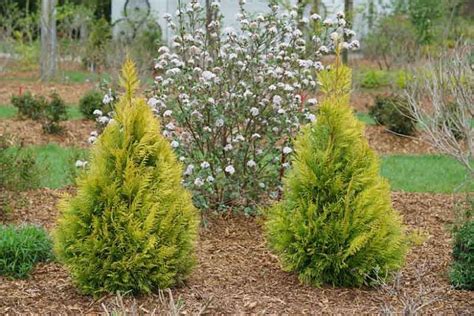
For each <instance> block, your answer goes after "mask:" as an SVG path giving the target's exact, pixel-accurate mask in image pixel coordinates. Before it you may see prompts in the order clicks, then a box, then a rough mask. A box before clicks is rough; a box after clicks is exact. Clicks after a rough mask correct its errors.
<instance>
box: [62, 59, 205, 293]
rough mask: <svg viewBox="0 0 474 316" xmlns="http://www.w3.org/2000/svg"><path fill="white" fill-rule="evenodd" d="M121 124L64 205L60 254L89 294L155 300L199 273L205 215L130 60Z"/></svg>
mask: <svg viewBox="0 0 474 316" xmlns="http://www.w3.org/2000/svg"><path fill="white" fill-rule="evenodd" d="M122 86H123V87H124V88H125V94H124V95H123V96H122V98H121V99H120V101H119V103H118V105H117V108H116V116H115V117H114V122H112V123H110V124H109V125H108V126H107V128H106V129H105V131H104V132H103V134H102V135H101V136H100V137H99V139H98V141H97V143H96V145H95V146H94V147H93V148H92V153H91V160H90V168H89V169H88V170H87V171H85V172H84V174H83V175H82V176H81V177H80V178H79V180H78V193H77V195H76V196H74V197H72V198H67V199H65V200H64V201H63V203H62V205H61V210H62V213H61V216H60V219H59V223H58V227H57V229H56V231H55V251H56V253H57V255H58V258H59V259H60V261H62V262H63V263H64V264H65V265H66V267H67V269H68V270H69V271H70V273H71V274H72V276H73V279H74V281H75V283H76V284H77V285H78V286H79V288H80V289H81V290H82V291H83V292H84V293H87V294H93V295H95V296H97V295H99V294H101V293H104V292H116V291H121V292H132V293H148V292H151V291H154V290H157V289H163V288H168V287H170V286H173V285H175V284H176V283H178V282H180V281H182V280H183V279H184V278H185V277H186V275H187V274H188V273H189V272H190V270H191V268H192V267H193V264H194V260H193V246H194V242H195V239H196V237H197V228H198V215H197V213H196V210H195V209H194V207H193V205H192V202H191V196H190V194H189V193H188V192H187V191H186V190H184V189H183V187H182V186H181V174H182V169H181V165H180V163H179V162H178V161H177V159H176V157H175V156H174V153H173V152H172V149H171V146H170V145H169V144H168V142H167V140H166V139H164V138H163V136H162V135H161V133H160V128H159V123H158V122H157V120H156V118H154V117H153V114H152V112H151V110H150V108H149V107H148V105H147V104H146V102H145V100H143V99H141V98H136V97H135V96H134V95H135V92H136V90H137V88H138V80H137V74H136V71H135V67H134V65H133V63H132V62H131V61H127V62H126V64H125V66H124V68H123V70H122Z"/></svg>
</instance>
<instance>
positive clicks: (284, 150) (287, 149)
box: [283, 147, 293, 155]
mask: <svg viewBox="0 0 474 316" xmlns="http://www.w3.org/2000/svg"><path fill="white" fill-rule="evenodd" d="M292 151H293V149H291V148H290V147H283V153H284V154H285V155H288V154H290V153H291V152H292Z"/></svg>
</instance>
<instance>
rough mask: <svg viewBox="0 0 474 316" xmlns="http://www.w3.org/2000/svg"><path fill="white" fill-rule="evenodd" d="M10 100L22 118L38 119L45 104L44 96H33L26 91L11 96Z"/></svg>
mask: <svg viewBox="0 0 474 316" xmlns="http://www.w3.org/2000/svg"><path fill="white" fill-rule="evenodd" d="M10 102H11V104H12V105H13V106H14V107H16V108H17V109H18V115H19V116H20V118H23V119H25V118H29V119H32V120H39V119H40V118H41V116H42V113H43V109H44V107H45V106H46V100H45V99H44V98H41V97H35V96H33V95H32V94H31V93H30V92H28V91H27V92H25V93H23V94H21V95H14V96H12V97H11V101H10Z"/></svg>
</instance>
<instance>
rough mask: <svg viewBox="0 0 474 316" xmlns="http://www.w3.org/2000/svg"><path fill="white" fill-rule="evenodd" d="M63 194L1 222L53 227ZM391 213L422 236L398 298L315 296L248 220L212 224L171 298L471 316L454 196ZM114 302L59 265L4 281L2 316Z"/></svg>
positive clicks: (413, 197) (420, 200)
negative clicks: (455, 252)
mask: <svg viewBox="0 0 474 316" xmlns="http://www.w3.org/2000/svg"><path fill="white" fill-rule="evenodd" d="M62 193H63V192H61V191H53V190H38V191H33V192H30V193H29V194H27V195H28V197H27V200H28V202H27V203H24V205H19V206H17V207H15V208H14V211H13V212H12V213H10V215H8V218H7V219H4V221H8V222H11V221H13V222H19V221H33V222H35V223H41V224H43V225H45V226H46V227H48V228H49V229H50V228H52V227H53V226H54V221H55V217H56V208H55V206H54V205H55V204H56V201H57V198H58V197H59V196H60V195H61V194H62ZM393 201H394V206H395V208H396V209H398V210H399V211H400V212H401V213H402V214H403V215H404V220H405V222H406V223H407V225H408V227H409V228H410V230H414V229H417V230H420V231H421V235H425V236H426V237H425V238H426V240H425V241H424V243H423V244H421V245H417V246H414V248H413V249H412V251H411V252H410V254H409V256H408V258H407V264H406V266H405V268H404V269H403V270H402V271H401V277H400V279H399V285H398V286H397V287H395V286H394V287H392V288H391V289H392V290H393V293H390V291H389V290H388V289H387V290H384V289H383V288H378V289H366V288H361V289H348V288H331V287H322V288H312V287H309V286H306V285H302V284H300V283H299V282H298V280H297V278H296V276H295V275H294V274H291V273H286V272H283V271H282V270H281V269H280V267H279V264H278V260H277V258H276V257H275V256H273V255H272V254H271V253H270V252H269V251H268V250H267V248H266V246H265V240H264V237H263V234H262V227H261V222H260V221H261V220H260V219H258V218H257V219H254V218H245V217H232V216H231V217H229V218H226V219H224V218H221V217H218V218H214V217H213V218H209V219H208V221H207V224H208V225H207V228H203V229H202V230H201V234H200V241H199V244H198V247H197V256H198V265H197V267H196V269H195V271H194V272H193V273H192V274H191V276H190V277H189V279H188V281H187V283H186V285H185V286H183V287H181V288H178V289H174V290H173V291H172V294H173V298H174V301H175V302H178V301H180V302H184V309H183V311H184V312H186V313H187V314H195V313H198V312H199V311H201V310H205V311H206V312H207V313H210V314H230V313H239V314H242V313H245V314H247V313H255V314H263V313H272V314H274V313H283V314H303V313H331V314H333V313H338V314H361V313H364V314H367V313H379V312H381V309H382V306H384V305H386V306H390V307H391V309H392V310H394V311H396V312H401V311H402V306H403V305H406V304H404V303H403V301H407V302H408V301H410V300H411V301H412V302H413V303H418V304H420V305H422V304H425V303H426V304H427V305H426V306H425V307H423V309H422V310H421V311H422V312H423V313H427V314H465V315H468V314H472V312H473V311H474V292H468V291H459V290H453V289H451V287H450V285H449V282H448V276H447V269H448V267H449V263H450V249H451V246H450V243H451V240H450V237H449V232H448V230H447V226H448V225H449V224H450V223H451V218H452V207H453V197H452V196H449V195H439V194H437V195H433V194H413V193H393ZM114 302H115V301H114V298H113V297H104V298H102V299H100V300H98V301H96V300H93V299H92V298H90V297H88V296H83V295H81V294H79V293H78V292H77V290H76V289H75V287H74V286H73V284H72V283H71V280H70V278H69V276H68V274H67V272H66V271H65V270H64V269H63V268H62V267H61V265H59V264H58V263H47V264H41V265H39V266H38V267H37V268H36V270H35V271H34V273H33V274H32V276H31V278H30V279H27V280H16V281H14V280H7V279H2V278H0V313H11V314H14V313H41V314H44V313H55V314H56V313H86V312H88V313H94V312H102V311H103V306H102V304H104V306H111V305H117V304H114ZM162 302H163V300H162V299H161V300H160V297H159V296H158V295H149V296H143V297H139V298H137V299H136V302H132V299H126V300H125V305H126V306H131V305H133V303H135V304H136V305H135V307H136V308H138V309H140V310H141V311H142V312H143V311H145V310H147V311H152V310H153V309H154V308H161V309H159V310H160V312H161V313H163V312H166V310H163V308H168V309H169V307H163V303H162Z"/></svg>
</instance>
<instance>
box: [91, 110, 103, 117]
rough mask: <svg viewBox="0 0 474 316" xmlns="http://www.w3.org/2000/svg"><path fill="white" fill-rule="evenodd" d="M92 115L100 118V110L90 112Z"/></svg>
mask: <svg viewBox="0 0 474 316" xmlns="http://www.w3.org/2000/svg"><path fill="white" fill-rule="evenodd" d="M92 114H94V115H95V116H102V114H103V113H102V111H101V110H94V112H92Z"/></svg>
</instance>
